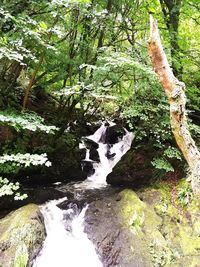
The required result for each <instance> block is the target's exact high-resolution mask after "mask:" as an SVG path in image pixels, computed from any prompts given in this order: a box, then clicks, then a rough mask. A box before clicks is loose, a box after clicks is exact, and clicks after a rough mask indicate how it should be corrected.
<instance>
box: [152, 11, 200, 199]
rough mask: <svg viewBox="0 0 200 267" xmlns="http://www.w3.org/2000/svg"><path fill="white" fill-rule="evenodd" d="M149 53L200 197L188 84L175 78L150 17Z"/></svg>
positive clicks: (199, 156) (198, 155) (199, 154)
mask: <svg viewBox="0 0 200 267" xmlns="http://www.w3.org/2000/svg"><path fill="white" fill-rule="evenodd" d="M148 51H149V55H150V58H151V61H152V65H153V67H154V70H155V72H156V73H157V76H158V78H159V81H160V83H161V84H162V86H163V88H164V91H165V93H166V95H167V97H168V101H169V104H170V119H171V127H172V131H173V134H174V137H175V139H176V142H177V145H178V147H179V148H180V150H181V151H182V153H183V155H184V157H185V159H186V161H187V163H188V165H189V167H190V170H191V181H192V188H193V191H194V193H195V194H196V195H198V196H199V197H200V152H199V151H198V149H197V147H196V145H195V142H194V140H193V139H192V137H191V135H190V132H189V129H188V124H187V116H186V115H187V114H186V109H185V104H186V96H185V84H184V83H183V82H180V81H179V80H178V79H177V78H176V77H175V76H174V74H173V72H172V69H171V68H170V66H169V63H168V60H167V57H166V54H165V52H164V50H163V47H162V44H161V40H160V35H159V30H158V26H157V22H156V20H154V19H153V17H152V15H150V39H149V44H148Z"/></svg>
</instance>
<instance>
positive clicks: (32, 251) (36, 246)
mask: <svg viewBox="0 0 200 267" xmlns="http://www.w3.org/2000/svg"><path fill="white" fill-rule="evenodd" d="M45 235H46V233H45V227H44V223H43V217H42V214H41V213H40V211H39V208H38V206H37V205H35V204H29V205H26V206H24V207H21V208H20V209H18V210H16V211H14V212H12V213H10V214H9V215H7V216H6V217H5V218H3V219H1V220H0V266H2V267H26V266H28V264H29V262H30V261H31V260H32V259H33V258H34V257H35V256H36V255H37V253H38V252H39V250H40V249H41V245H42V242H43V240H44V239H45Z"/></svg>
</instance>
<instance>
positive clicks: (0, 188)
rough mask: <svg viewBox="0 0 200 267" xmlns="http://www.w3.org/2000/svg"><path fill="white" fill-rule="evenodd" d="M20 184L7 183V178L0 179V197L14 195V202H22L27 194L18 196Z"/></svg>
mask: <svg viewBox="0 0 200 267" xmlns="http://www.w3.org/2000/svg"><path fill="white" fill-rule="evenodd" d="M19 189H20V184H19V183H18V182H16V183H13V182H9V180H8V179H7V178H2V177H0V197H2V196H11V195H14V199H15V200H23V199H25V198H27V194H20V192H18V190H19Z"/></svg>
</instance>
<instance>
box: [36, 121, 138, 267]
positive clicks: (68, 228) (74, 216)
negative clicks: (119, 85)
mask: <svg viewBox="0 0 200 267" xmlns="http://www.w3.org/2000/svg"><path fill="white" fill-rule="evenodd" d="M106 129H107V127H106V126H104V125H102V126H101V127H100V128H99V129H98V130H97V131H96V132H95V133H94V134H93V135H91V136H89V137H88V139H91V140H93V141H95V142H96V143H98V144H99V148H98V153H99V157H100V163H96V164H95V173H94V174H93V175H92V176H90V177H88V178H87V180H86V181H84V182H82V183H79V184H77V186H76V185H75V186H74V188H79V189H82V190H84V189H85V188H87V189H88V188H90V189H92V188H100V187H103V186H105V185H106V176H107V175H108V173H110V172H111V171H112V168H113V167H114V166H115V164H116V163H117V162H118V161H119V160H120V159H121V157H122V155H124V154H125V153H126V152H127V151H128V150H129V148H130V146H131V143H132V140H133V134H131V133H129V132H128V131H126V134H125V135H124V137H123V138H122V140H120V141H119V142H118V143H116V144H114V145H112V147H109V146H108V144H103V143H101V142H99V141H100V139H101V137H102V136H104V135H105V132H106ZM82 147H84V146H83V145H82ZM108 148H109V151H110V154H112V153H115V154H116V155H115V156H114V157H113V158H112V159H108V158H107V157H106V154H107V151H108ZM86 159H87V160H89V151H86ZM65 200H67V198H62V199H59V200H52V201H49V202H48V203H46V204H44V205H42V206H41V212H42V214H43V216H44V220H45V227H46V232H47V237H46V240H45V242H44V244H43V248H42V250H41V251H40V253H39V255H38V256H37V258H36V259H35V260H34V261H33V265H32V266H33V267H102V266H103V264H102V263H101V261H100V259H99V257H98V255H97V253H96V251H95V248H94V246H93V244H92V243H91V241H90V240H89V239H88V238H87V235H86V234H85V233H84V216H85V212H86V210H87V206H86V207H84V208H83V209H82V211H81V212H80V213H79V212H77V210H74V209H72V208H69V209H67V210H62V209H60V208H59V207H58V206H57V205H58V204H60V203H62V202H64V201H65ZM69 217H70V218H71V220H69V219H68V220H67V219H66V218H69Z"/></svg>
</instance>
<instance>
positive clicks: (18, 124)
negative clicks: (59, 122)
mask: <svg viewBox="0 0 200 267" xmlns="http://www.w3.org/2000/svg"><path fill="white" fill-rule="evenodd" d="M0 124H5V125H9V126H12V127H14V128H15V130H17V131H20V130H22V129H26V130H30V131H34V132H35V131H44V132H46V133H54V132H55V131H57V130H58V128H57V127H56V126H47V125H45V124H44V119H43V118H42V117H40V116H39V115H37V114H36V113H33V112H31V113H23V114H20V115H18V114H16V113H15V112H0Z"/></svg>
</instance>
